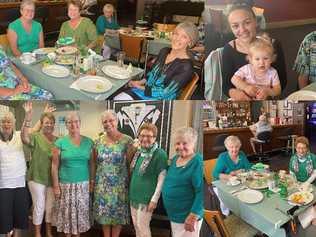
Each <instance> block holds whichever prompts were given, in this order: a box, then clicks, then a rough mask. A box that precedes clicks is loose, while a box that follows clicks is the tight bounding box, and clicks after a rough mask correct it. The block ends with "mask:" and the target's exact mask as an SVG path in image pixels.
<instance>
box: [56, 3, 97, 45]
mask: <svg viewBox="0 0 316 237" xmlns="http://www.w3.org/2000/svg"><path fill="white" fill-rule="evenodd" d="M80 11H81V2H80V1H79V0H70V1H69V2H68V16H69V18H70V20H69V21H66V22H64V23H63V24H62V26H61V28H60V32H59V38H64V37H72V38H74V39H75V44H76V45H77V46H78V47H87V48H90V49H93V48H95V46H96V44H97V32H96V27H95V25H94V24H93V22H92V21H91V20H90V19H89V18H86V17H81V15H80Z"/></svg>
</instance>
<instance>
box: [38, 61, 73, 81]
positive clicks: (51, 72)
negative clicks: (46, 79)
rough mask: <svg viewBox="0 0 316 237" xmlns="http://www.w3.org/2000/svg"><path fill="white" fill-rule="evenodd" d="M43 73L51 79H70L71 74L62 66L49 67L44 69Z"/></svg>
mask: <svg viewBox="0 0 316 237" xmlns="http://www.w3.org/2000/svg"><path fill="white" fill-rule="evenodd" d="M42 71H43V73H45V74H46V75H48V76H51V77H58V78H61V77H68V76H69V74H70V72H69V69H68V68H66V67H63V66H60V65H56V64H53V65H49V66H46V67H43V68H42Z"/></svg>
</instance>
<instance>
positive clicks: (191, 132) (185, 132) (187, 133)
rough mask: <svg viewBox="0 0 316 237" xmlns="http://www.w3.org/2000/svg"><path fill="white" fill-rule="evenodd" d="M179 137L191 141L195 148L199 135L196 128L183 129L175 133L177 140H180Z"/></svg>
mask: <svg viewBox="0 0 316 237" xmlns="http://www.w3.org/2000/svg"><path fill="white" fill-rule="evenodd" d="M178 137H184V138H188V139H189V140H191V141H192V143H193V145H194V147H195V146H196V143H197V138H198V133H197V131H196V130H195V129H194V128H191V127H182V128H179V129H177V131H176V132H175V138H178Z"/></svg>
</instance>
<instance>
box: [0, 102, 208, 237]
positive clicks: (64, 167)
mask: <svg viewBox="0 0 316 237" xmlns="http://www.w3.org/2000/svg"><path fill="white" fill-rule="evenodd" d="M23 107H24V110H25V119H24V122H23V125H22V128H21V132H19V131H15V118H14V115H13V114H12V113H11V112H7V113H5V114H3V115H2V116H1V119H0V120H1V131H0V234H7V233H9V232H11V231H12V230H13V231H14V232H15V233H16V235H15V236H19V230H20V229H26V228H28V213H29V210H30V200H29V194H28V189H29V191H30V193H31V197H32V201H33V205H32V210H33V215H32V221H33V224H34V236H35V237H40V236H41V224H42V221H43V219H44V213H45V222H46V231H47V236H53V235H52V226H56V228H57V232H62V233H64V234H65V236H69V237H70V236H80V233H83V232H86V231H88V230H89V229H90V228H91V226H92V225H93V221H94V220H96V222H97V223H99V224H101V225H102V227H103V235H104V236H112V237H115V236H119V234H120V231H121V228H122V226H124V225H127V224H129V222H130V217H131V218H132V222H133V225H134V228H135V231H136V236H138V237H141V236H151V232H150V221H151V217H152V214H153V212H154V210H155V208H156V207H157V203H158V200H159V197H160V195H161V193H162V198H163V204H164V207H165V209H166V212H167V215H168V218H169V220H170V222H171V228H172V232H173V236H176V237H185V236H190V237H191V236H192V237H196V236H199V231H200V227H201V223H202V217H203V161H202V156H201V155H200V154H199V153H197V152H196V151H195V146H196V142H197V132H196V131H195V130H194V129H193V128H187V127H186V128H180V129H178V130H177V131H176V133H175V134H174V139H175V151H176V155H175V156H174V157H172V158H171V157H170V158H168V155H167V154H166V152H165V151H164V150H163V149H161V148H160V147H159V145H158V143H157V141H156V139H157V127H156V126H155V125H154V124H150V123H144V124H143V125H142V126H141V128H140V129H139V133H138V139H137V140H133V139H132V138H131V137H130V136H128V135H126V134H124V133H121V132H120V131H119V130H118V120H117V117H116V114H115V112H113V111H112V110H106V111H105V112H104V113H103V114H102V115H101V121H102V125H103V128H104V132H102V133H100V134H99V135H98V137H97V139H96V140H95V141H92V139H90V138H88V137H86V136H83V135H81V133H80V123H81V121H80V117H79V115H78V114H77V113H76V112H70V113H68V115H67V116H66V128H67V130H68V135H66V136H64V137H56V136H55V135H54V133H53V132H54V125H55V117H54V115H53V113H52V111H53V109H51V108H50V107H48V108H47V109H46V110H45V111H44V113H43V114H42V115H41V118H40V122H38V125H35V126H34V127H33V128H31V122H32V103H31V102H27V103H25V104H24V106H23ZM23 144H25V145H27V146H28V147H29V148H30V150H31V160H30V163H29V168H28V170H27V168H26V162H25V156H24V152H23ZM26 173H27V175H26ZM26 177H27V178H26ZM26 182H27V185H26ZM27 187H28V188H27ZM8 236H10V235H9V234H8Z"/></svg>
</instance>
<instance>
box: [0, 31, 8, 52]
mask: <svg viewBox="0 0 316 237" xmlns="http://www.w3.org/2000/svg"><path fill="white" fill-rule="evenodd" d="M0 45H1V46H2V47H3V49H4V51H7V50H8V48H10V45H9V41H8V37H7V34H2V35H0Z"/></svg>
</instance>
